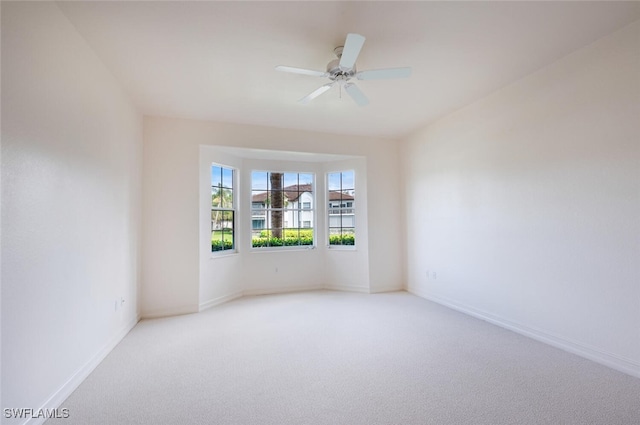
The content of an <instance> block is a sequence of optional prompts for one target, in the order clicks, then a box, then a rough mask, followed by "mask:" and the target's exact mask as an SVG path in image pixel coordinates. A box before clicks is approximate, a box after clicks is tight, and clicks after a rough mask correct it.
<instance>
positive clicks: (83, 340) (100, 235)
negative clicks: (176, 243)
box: [2, 2, 142, 423]
mask: <svg viewBox="0 0 640 425" xmlns="http://www.w3.org/2000/svg"><path fill="white" fill-rule="evenodd" d="M141 149H142V116H141V115H140V114H139V113H138V112H137V111H136V110H135V109H134V108H133V107H132V106H131V103H130V102H129V100H128V99H127V97H126V96H125V95H124V94H123V92H122V91H121V89H120V88H119V86H118V85H117V84H116V82H115V80H114V79H113V78H112V77H111V75H110V74H109V73H108V72H107V70H106V69H105V68H104V66H103V65H102V63H101V62H100V60H99V59H98V58H97V57H96V56H95V55H94V54H93V53H92V51H91V50H90V49H89V47H88V46H87V45H86V43H85V42H84V40H83V39H82V38H81V37H80V36H79V35H78V34H77V33H76V31H75V30H74V28H73V26H72V25H71V24H70V23H69V22H68V21H67V19H66V18H65V17H64V16H63V15H62V14H61V13H60V11H59V10H58V7H57V6H56V5H55V3H52V2H41V3H32V2H19V3H7V2H3V3H2V248H3V249H2V396H3V399H2V407H3V408H5V407H9V408H33V409H38V408H42V407H49V408H51V407H55V406H57V405H58V404H59V403H61V402H62V401H63V400H64V399H65V398H66V396H68V395H69V393H70V391H72V390H73V389H74V388H75V386H76V385H77V384H79V382H80V381H81V380H82V379H83V378H84V377H85V376H86V375H87V374H88V373H89V372H90V371H91V370H92V368H93V367H95V365H96V364H97V363H98V362H99V361H100V360H101V359H102V357H103V356H104V355H106V353H107V352H108V351H109V350H110V349H111V348H112V347H113V346H114V345H115V344H116V343H117V342H118V341H119V340H120V339H121V338H122V337H123V336H124V334H125V333H126V332H127V331H128V330H129V329H130V328H131V327H132V326H133V325H134V324H135V323H136V322H137V281H138V273H139V270H138V256H139V237H138V235H139V219H140V206H139V203H140V201H139V198H140V192H141V190H140V183H141V173H140V167H141V163H142V158H141ZM120 297H122V298H124V299H125V303H124V305H118V310H117V311H116V300H117V299H119V298H120ZM23 421H24V420H22V421H20V420H17V421H12V420H6V423H19V422H23ZM3 423H5V420H4V414H3Z"/></svg>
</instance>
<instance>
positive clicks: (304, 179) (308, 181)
mask: <svg viewBox="0 0 640 425" xmlns="http://www.w3.org/2000/svg"><path fill="white" fill-rule="evenodd" d="M298 179H299V184H300V185H301V186H302V185H312V184H313V174H299V177H298Z"/></svg>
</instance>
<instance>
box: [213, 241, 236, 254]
mask: <svg viewBox="0 0 640 425" xmlns="http://www.w3.org/2000/svg"><path fill="white" fill-rule="evenodd" d="M227 249H233V242H232V241H230V240H224V241H220V240H217V241H211V251H212V252H213V251H225V250H227Z"/></svg>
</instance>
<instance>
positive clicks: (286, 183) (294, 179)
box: [282, 173, 298, 191]
mask: <svg viewBox="0 0 640 425" xmlns="http://www.w3.org/2000/svg"><path fill="white" fill-rule="evenodd" d="M282 186H283V187H285V188H288V189H291V190H295V191H297V186H298V174H297V173H284V180H283V184H282ZM294 186H295V187H294Z"/></svg>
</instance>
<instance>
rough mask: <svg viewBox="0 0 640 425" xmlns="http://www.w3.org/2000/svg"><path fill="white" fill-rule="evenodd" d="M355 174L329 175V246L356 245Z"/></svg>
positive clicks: (347, 172) (346, 172) (351, 172)
mask: <svg viewBox="0 0 640 425" xmlns="http://www.w3.org/2000/svg"><path fill="white" fill-rule="evenodd" d="M354 180H355V173H354V172H353V171H344V172H341V173H328V174H327V190H328V197H329V202H328V205H327V212H328V218H329V219H328V223H329V245H355V206H356V202H355V185H354Z"/></svg>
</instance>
